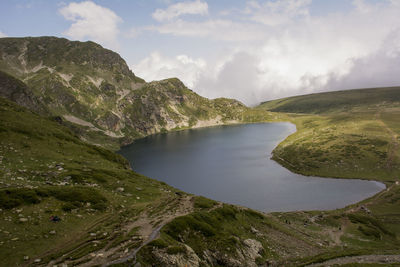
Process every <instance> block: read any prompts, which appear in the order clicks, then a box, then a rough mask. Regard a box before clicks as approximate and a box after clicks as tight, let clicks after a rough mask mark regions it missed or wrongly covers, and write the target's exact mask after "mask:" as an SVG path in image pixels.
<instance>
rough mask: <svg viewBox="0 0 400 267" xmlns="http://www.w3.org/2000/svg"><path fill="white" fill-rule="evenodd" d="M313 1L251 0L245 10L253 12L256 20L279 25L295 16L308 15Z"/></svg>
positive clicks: (252, 16)
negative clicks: (260, 0) (261, 0)
mask: <svg viewBox="0 0 400 267" xmlns="http://www.w3.org/2000/svg"><path fill="white" fill-rule="evenodd" d="M311 2H312V0H277V1H266V2H264V3H259V2H258V1H250V2H248V5H247V8H246V10H245V12H246V13H248V14H251V18H252V20H254V21H257V22H260V23H263V24H265V25H268V26H277V25H281V24H286V23H288V22H290V21H291V20H292V19H294V18H298V17H307V16H308V15H309V10H308V7H309V5H310V4H311Z"/></svg>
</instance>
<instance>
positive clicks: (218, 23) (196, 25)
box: [146, 19, 265, 42]
mask: <svg viewBox="0 0 400 267" xmlns="http://www.w3.org/2000/svg"><path fill="white" fill-rule="evenodd" d="M146 29H147V30H153V31H157V32H159V33H162V34H172V35H175V36H187V37H210V38H213V39H215V40H222V41H247V42H250V41H254V40H260V39H262V38H263V36H264V34H265V32H264V31H263V29H262V28H260V27H259V26H258V25H252V24H249V23H243V22H242V23H238V22H234V21H231V20H226V19H210V20H206V21H202V22H189V21H184V20H181V19H177V20H175V21H172V22H168V23H164V24H162V25H158V26H150V27H147V28H146Z"/></svg>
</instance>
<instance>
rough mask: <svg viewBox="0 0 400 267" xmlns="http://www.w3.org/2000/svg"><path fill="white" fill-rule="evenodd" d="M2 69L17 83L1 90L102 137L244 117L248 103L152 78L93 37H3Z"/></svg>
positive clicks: (97, 139) (91, 137)
mask: <svg viewBox="0 0 400 267" xmlns="http://www.w3.org/2000/svg"><path fill="white" fill-rule="evenodd" d="M0 71H2V75H0V79H1V80H3V82H2V81H0V84H4V83H9V82H10V79H11V78H10V76H12V77H13V78H12V79H14V81H15V84H18V86H14V87H13V86H11V87H8V89H7V94H5V92H6V91H3V92H4V94H3V95H2V96H4V97H6V98H8V99H10V100H12V101H14V102H17V103H19V104H21V105H23V106H25V107H27V108H29V109H31V110H38V107H39V106H41V107H44V108H45V109H46V110H47V113H48V115H51V116H57V117H60V118H62V119H63V120H64V121H65V122H66V125H69V126H70V128H71V129H74V131H75V132H76V133H78V134H79V135H80V136H81V137H82V139H84V140H87V141H89V142H91V143H95V144H103V143H104V140H106V139H107V140H108V143H109V142H110V141H109V140H110V139H115V140H118V141H117V142H119V143H122V144H126V143H129V142H131V141H132V140H133V139H134V138H137V137H141V136H145V135H148V134H153V133H157V132H163V131H168V130H172V129H180V128H190V127H200V126H204V125H216V124H224V123H227V122H237V121H241V120H242V113H243V112H244V111H246V110H247V107H246V106H244V105H243V104H242V103H240V102H238V101H236V100H231V99H224V98H221V99H216V100H209V99H207V98H204V97H201V96H199V95H197V94H196V93H194V92H193V91H191V90H189V89H188V88H186V86H185V85H184V84H183V83H182V82H181V81H179V80H178V79H176V78H173V79H167V80H163V81H155V82H151V83H146V82H145V81H144V80H143V79H141V78H139V77H137V76H136V75H135V74H134V73H133V72H132V71H131V70H130V69H129V68H128V66H127V64H126V62H125V61H124V60H123V59H122V58H121V57H120V56H119V55H118V54H117V53H115V52H113V51H111V50H108V49H104V48H103V47H101V46H100V45H98V44H96V43H93V42H78V41H69V40H67V39H64V38H57V37H26V38H0ZM18 80H19V81H18ZM22 87H23V88H24V89H23V90H22V89H21V88H22ZM18 88H19V89H18ZM14 89H16V90H17V89H18V90H19V92H22V91H23V92H25V93H24V94H23V95H21V94H20V93H15V92H14V91H13V90H14ZM21 90H22V91H21ZM28 95H29V99H31V101H30V102H29V101H28V98H27V96H28ZM20 97H23V100H22V99H20ZM27 101H28V102H27ZM32 101H33V102H32ZM34 103H36V104H34Z"/></svg>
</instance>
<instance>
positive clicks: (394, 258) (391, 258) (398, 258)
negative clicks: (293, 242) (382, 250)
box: [307, 255, 400, 267]
mask: <svg viewBox="0 0 400 267" xmlns="http://www.w3.org/2000/svg"><path fill="white" fill-rule="evenodd" d="M350 263H364V264H368V263H371V264H373V263H389V264H390V263H400V255H361V256H348V257H341V258H336V259H332V260H328V261H324V262H322V263H316V264H311V265H307V266H309V267H317V266H332V265H335V264H338V265H342V264H350Z"/></svg>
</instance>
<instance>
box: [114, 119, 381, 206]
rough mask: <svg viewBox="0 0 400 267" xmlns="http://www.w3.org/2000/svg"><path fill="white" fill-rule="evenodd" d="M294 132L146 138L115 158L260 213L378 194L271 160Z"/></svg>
mask: <svg viewBox="0 0 400 267" xmlns="http://www.w3.org/2000/svg"><path fill="white" fill-rule="evenodd" d="M295 131H296V128H295V126H294V125H293V124H290V123H263V124H247V125H235V126H220V127H212V128H203V129H194V130H186V131H180V132H172V133H167V134H158V135H152V136H149V137H146V138H143V139H140V140H137V141H135V142H134V143H133V144H132V145H129V146H126V147H124V148H123V149H122V150H121V151H120V153H121V154H122V155H123V156H124V157H126V158H127V159H128V160H129V162H130V163H131V166H132V168H133V170H135V171H136V172H138V173H141V174H144V175H146V176H149V177H152V178H155V179H158V180H160V181H164V182H166V183H167V184H169V185H172V186H174V187H176V188H179V189H181V190H183V191H186V192H189V193H193V194H196V195H203V196H206V197H209V198H212V199H215V200H220V201H224V202H227V203H232V204H238V205H242V206H246V207H250V208H253V209H257V210H260V211H268V212H269V211H293V210H315V209H320V210H328V209H335V208H342V207H345V206H346V205H348V204H351V203H355V202H358V201H361V200H363V199H365V198H367V197H370V196H372V195H374V194H376V193H377V192H379V191H381V190H382V189H383V188H384V187H385V186H384V185H383V184H381V183H377V182H373V181H362V180H342V179H330V178H317V177H306V176H302V175H298V174H295V173H292V172H290V171H288V170H287V169H285V168H283V167H282V166H280V165H279V164H278V163H276V162H275V161H273V160H271V159H270V157H271V152H272V150H273V149H274V148H275V147H276V146H277V145H278V144H279V142H281V141H282V140H284V139H285V138H286V137H287V136H288V135H290V134H291V133H294V132H295Z"/></svg>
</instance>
